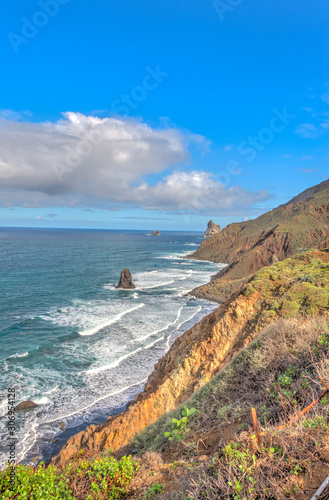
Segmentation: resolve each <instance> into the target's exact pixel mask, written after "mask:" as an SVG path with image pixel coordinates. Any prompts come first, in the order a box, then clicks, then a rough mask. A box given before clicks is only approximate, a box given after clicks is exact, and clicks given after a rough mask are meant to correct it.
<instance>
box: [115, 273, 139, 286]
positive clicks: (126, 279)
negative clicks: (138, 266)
mask: <svg viewBox="0 0 329 500" xmlns="http://www.w3.org/2000/svg"><path fill="white" fill-rule="evenodd" d="M117 288H125V289H132V288H136V287H135V285H134V283H133V280H132V276H131V272H130V271H129V269H123V270H122V271H121V276H120V281H119V284H118V286H117Z"/></svg>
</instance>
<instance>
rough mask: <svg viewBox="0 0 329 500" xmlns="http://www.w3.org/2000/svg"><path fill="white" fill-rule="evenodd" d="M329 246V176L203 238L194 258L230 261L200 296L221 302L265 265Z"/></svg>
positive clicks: (193, 255)
mask: <svg viewBox="0 0 329 500" xmlns="http://www.w3.org/2000/svg"><path fill="white" fill-rule="evenodd" d="M326 247H329V180H326V181H324V182H322V183H321V184H318V185H316V186H313V187H311V188H309V189H306V190H305V191H303V192H302V193H301V194H299V195H298V196H296V197H294V198H293V199H292V200H290V201H289V202H288V203H285V204H284V205H280V206H279V207H277V208H275V209H274V210H271V211H270V212H267V213H266V214H263V215H261V216H260V217H258V218H257V219H254V220H250V221H247V222H239V223H234V224H230V225H229V226H227V227H226V228H225V229H223V230H222V231H221V232H220V233H218V234H215V235H213V236H211V237H210V238H208V239H206V240H205V241H203V242H202V243H201V245H200V247H199V249H198V250H197V251H196V252H194V253H193V254H192V255H191V257H192V258H195V259H201V260H210V261H213V262H223V263H227V264H228V266H227V267H225V268H224V269H223V270H222V271H221V272H220V273H219V274H218V275H217V276H216V278H215V279H214V280H213V281H212V282H211V283H210V284H209V285H205V286H203V287H200V288H199V289H197V290H196V291H194V292H196V295H198V296H200V297H204V298H211V299H213V300H218V301H222V300H224V299H225V298H227V296H228V295H229V294H230V292H232V291H233V290H234V289H235V288H236V286H237V285H238V284H239V283H240V282H244V280H245V278H246V277H247V276H249V275H251V274H252V273H254V272H256V271H258V270H259V269H260V268H262V267H264V266H268V265H270V264H272V263H273V262H276V261H281V260H283V259H285V258H286V257H291V256H292V255H294V254H295V253H296V252H298V251H299V250H304V249H309V248H326Z"/></svg>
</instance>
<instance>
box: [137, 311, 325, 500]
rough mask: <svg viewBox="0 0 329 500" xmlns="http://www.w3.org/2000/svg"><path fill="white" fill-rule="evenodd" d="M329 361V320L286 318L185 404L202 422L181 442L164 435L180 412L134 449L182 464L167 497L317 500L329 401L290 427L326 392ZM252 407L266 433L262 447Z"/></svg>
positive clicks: (144, 435)
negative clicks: (313, 498) (253, 423)
mask: <svg viewBox="0 0 329 500" xmlns="http://www.w3.org/2000/svg"><path fill="white" fill-rule="evenodd" d="M328 355H329V324H328V321H326V320H323V319H320V320H319V319H317V320H309V321H305V319H303V318H299V319H291V320H280V321H279V322H278V323H276V324H274V325H272V326H270V327H268V328H267V329H266V330H265V331H264V332H263V333H262V335H261V336H260V337H259V338H258V339H257V340H256V341H254V342H253V343H252V344H250V345H249V346H248V347H247V348H246V349H244V350H243V351H242V352H241V353H240V354H239V355H238V356H237V357H236V358H235V359H234V360H233V361H232V362H231V363H230V364H229V365H228V366H227V368H226V369H225V370H223V371H222V372H221V373H220V374H219V375H217V376H216V377H214V378H213V379H212V380H211V381H210V382H209V383H208V384H207V385H206V386H204V387H203V388H201V389H200V390H199V391H198V392H197V393H195V394H194V395H193V396H192V397H191V398H190V399H189V400H188V401H187V402H186V403H185V404H186V406H187V407H194V408H196V417H195V418H194V419H192V420H191V422H190V423H189V432H188V433H187V434H186V435H185V436H184V437H183V439H182V440H181V441H180V442H179V443H171V442H170V443H168V442H166V439H165V437H164V432H168V431H169V430H170V428H171V427H172V423H171V419H172V418H173V417H175V418H179V416H180V413H181V410H182V408H181V407H180V408H178V409H177V410H176V411H175V412H172V413H170V414H168V415H166V416H164V417H163V418H161V419H159V420H158V422H156V424H154V425H152V426H151V427H149V428H148V429H146V430H145V431H144V432H143V433H141V434H140V435H139V436H138V437H137V438H136V440H135V443H134V444H135V446H137V447H138V448H139V450H149V449H150V448H152V449H153V450H155V451H157V450H158V451H160V452H162V454H163V455H165V456H171V458H172V459H173V457H175V460H176V463H178V462H179V463H180V472H181V474H180V475H179V477H178V478H177V481H176V491H175V495H176V496H170V495H169V496H164V497H163V498H177V499H178V498H184V499H187V498H190V499H194V500H196V499H201V498H207V499H209V500H210V499H216V498H218V499H240V498H241V499H250V500H251V499H256V498H257V499H260V498H262V499H268V500H270V499H276V500H280V499H284V498H296V499H303V498H307V499H308V498H310V496H311V495H310V493H312V491H313V490H315V489H316V488H317V487H318V486H319V485H320V483H321V481H322V480H323V479H324V478H325V477H326V475H328V474H329V434H328V430H329V427H328V424H329V419H328V409H329V406H328V405H329V397H325V398H323V399H322V400H321V402H320V403H319V404H318V405H316V406H314V407H313V408H312V410H310V412H308V413H307V414H306V415H305V416H303V417H302V418H300V419H298V420H297V421H296V422H295V423H292V424H291V425H289V422H293V419H294V418H295V417H296V415H298V414H299V413H300V412H301V411H302V410H303V409H304V408H305V407H306V406H308V405H309V404H310V403H312V402H313V400H314V399H316V398H317V397H318V396H319V395H320V394H321V393H323V391H324V387H323V386H322V384H321V382H320V380H319V378H318V374H319V375H320V376H321V377H322V378H323V379H324V380H327V381H328V380H329V363H328ZM251 407H255V408H257V414H258V419H259V424H260V431H263V432H266V434H265V435H264V436H263V437H262V438H261V442H260V445H257V443H256V441H255V436H254V433H253V430H252V426H251V419H250V408H251ZM282 424H285V425H286V427H285V428H284V429H282V428H281V427H282ZM200 455H201V457H202V458H203V457H204V456H206V459H207V460H206V464H205V465H202V462H201V464H200ZM191 459H192V462H193V464H194V466H195V467H194V468H193V469H192V471H191V467H190V463H191ZM173 461H174V460H173ZM179 491H180V493H179ZM313 492H314V491H313ZM180 495H181V496H180ZM304 495H305V496H304ZM136 498H138V497H136ZM160 498H162V497H160Z"/></svg>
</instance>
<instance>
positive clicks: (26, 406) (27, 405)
mask: <svg viewBox="0 0 329 500" xmlns="http://www.w3.org/2000/svg"><path fill="white" fill-rule="evenodd" d="M37 406H39V405H37V404H36V403H34V402H33V401H22V402H21V403H19V404H18V405H17V406H16V407H15V411H23V410H32V409H33V408H37Z"/></svg>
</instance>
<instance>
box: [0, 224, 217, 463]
mask: <svg viewBox="0 0 329 500" xmlns="http://www.w3.org/2000/svg"><path fill="white" fill-rule="evenodd" d="M201 239H202V233H195V232H193V233H188V232H181V233H180V232H168V231H166V232H162V233H161V236H149V235H147V234H146V232H145V231H110V230H78V229H77V230H72V229H70V230H66V229H14V228H10V229H7V228H2V229H0V245H1V261H0V287H1V296H0V314H1V323H0V366H1V371H0V418H1V420H2V424H4V425H2V431H1V434H0V464H1V466H3V465H4V463H5V462H6V461H7V460H8V438H9V435H8V432H7V430H6V427H5V424H6V422H7V417H6V414H7V406H8V405H7V401H8V399H7V394H8V389H13V388H14V389H15V394H16V404H18V403H20V402H21V401H25V400H32V401H34V402H35V403H37V404H38V405H39V406H38V407H37V408H36V409H34V410H29V411H24V412H18V413H16V431H15V432H16V437H17V443H16V460H17V462H20V463H32V462H34V463H36V462H37V461H40V460H46V461H47V460H49V458H50V457H51V456H53V455H54V454H55V453H56V452H58V451H59V449H60V447H61V446H62V445H63V444H64V443H65V441H66V440H67V438H68V437H69V436H70V435H72V434H74V433H75V432H79V431H80V430H82V429H84V428H85V427H86V426H87V425H90V424H91V423H94V424H99V423H101V422H104V421H105V420H106V419H107V417H108V416H109V415H112V414H115V413H118V412H120V411H123V409H124V408H125V406H126V404H127V402H128V401H129V400H131V399H132V398H133V397H134V396H135V395H136V394H137V393H138V392H140V391H142V390H143V387H144V384H145V382H146V380H147V377H148V375H149V374H150V373H151V372H152V370H153V367H154V365H155V363H156V362H157V360H158V359H159V358H161V357H162V356H163V355H164V354H165V353H166V352H167V351H168V349H169V348H170V346H171V345H172V343H173V342H174V340H175V339H176V338H177V337H178V336H180V335H181V334H182V333H183V332H184V331H186V330H187V329H189V328H190V327H191V326H192V325H193V324H195V323H196V322H197V321H199V320H200V319H201V318H202V317H203V316H205V315H206V314H208V313H210V312H211V311H213V310H214V309H215V308H216V307H217V305H216V304H214V303H211V302H208V301H202V300H199V299H195V298H193V297H191V296H188V295H187V292H188V291H190V290H191V289H193V288H194V287H196V286H198V285H201V284H204V283H206V282H207V281H209V279H210V276H211V275H212V274H215V273H216V272H218V270H219V269H220V268H221V267H223V266H222V265H219V264H213V263H210V262H202V261H195V260H190V259H182V257H183V256H186V255H187V254H189V253H191V252H192V251H194V250H195V249H196V248H197V246H198V245H199V244H200V243H201ZM125 267H128V268H129V269H130V271H131V273H132V277H133V281H134V283H135V285H136V288H135V289H134V290H120V289H116V287H115V286H116V284H117V283H118V281H119V277H120V272H121V270H122V269H123V268H125Z"/></svg>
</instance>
